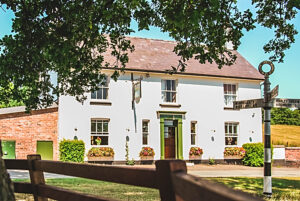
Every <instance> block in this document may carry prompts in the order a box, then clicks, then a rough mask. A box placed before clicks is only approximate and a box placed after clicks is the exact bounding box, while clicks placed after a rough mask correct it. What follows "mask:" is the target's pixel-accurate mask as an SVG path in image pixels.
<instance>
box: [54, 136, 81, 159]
mask: <svg viewBox="0 0 300 201" xmlns="http://www.w3.org/2000/svg"><path fill="white" fill-rule="evenodd" d="M84 151H85V145H84V142H83V141H82V140H66V139H63V140H62V141H61V142H60V143H59V158H60V160H61V161H71V162H80V163H82V162H83V160H84Z"/></svg>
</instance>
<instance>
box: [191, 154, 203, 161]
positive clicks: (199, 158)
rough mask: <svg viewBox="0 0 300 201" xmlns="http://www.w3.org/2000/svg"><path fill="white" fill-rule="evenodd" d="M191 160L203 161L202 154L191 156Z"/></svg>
mask: <svg viewBox="0 0 300 201" xmlns="http://www.w3.org/2000/svg"><path fill="white" fill-rule="evenodd" d="M189 159H190V160H201V159H202V154H201V155H190V156H189Z"/></svg>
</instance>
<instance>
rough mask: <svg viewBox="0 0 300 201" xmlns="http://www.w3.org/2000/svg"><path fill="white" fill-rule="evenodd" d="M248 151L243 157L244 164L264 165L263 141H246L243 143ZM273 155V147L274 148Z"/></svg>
mask: <svg viewBox="0 0 300 201" xmlns="http://www.w3.org/2000/svg"><path fill="white" fill-rule="evenodd" d="M243 148H244V149H245V151H246V154H245V157H244V158H243V163H244V165H247V166H254V167H262V166H263V165H264V144H263V143H246V144H243ZM272 155H273V148H272Z"/></svg>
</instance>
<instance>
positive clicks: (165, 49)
mask: <svg viewBox="0 0 300 201" xmlns="http://www.w3.org/2000/svg"><path fill="white" fill-rule="evenodd" d="M128 39H130V40H131V42H132V44H134V46H135V51H134V52H132V53H128V56H129V62H128V64H126V69H128V70H137V71H149V72H166V70H171V66H177V64H178V60H179V57H178V56H177V55H176V54H175V53H174V52H173V48H174V46H175V45H176V43H175V42H174V41H164V40H156V39H146V38H136V37H128ZM233 53H234V54H236V55H237V59H236V62H235V64H233V65H231V66H223V67H222V69H218V65H217V64H215V63H212V64H210V63H208V62H207V63H206V64H200V63H199V62H198V61H197V60H195V59H190V60H189V61H187V62H186V64H187V66H186V70H185V72H183V73H181V74H188V75H189V74H190V75H203V76H216V77H230V78H242V79H254V80H263V79H264V77H263V76H262V75H261V74H260V73H259V72H258V70H257V69H255V68H254V67H253V66H252V65H251V64H250V63H249V62H248V61H247V60H246V59H245V58H244V57H242V56H241V55H240V54H239V53H238V52H237V51H233ZM104 57H105V60H106V61H108V62H113V61H114V60H112V59H113V58H112V57H111V56H109V54H108V53H106V54H104Z"/></svg>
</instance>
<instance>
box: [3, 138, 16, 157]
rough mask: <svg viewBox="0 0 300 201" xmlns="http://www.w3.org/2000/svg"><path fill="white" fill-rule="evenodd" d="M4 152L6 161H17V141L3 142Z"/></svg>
mask: <svg viewBox="0 0 300 201" xmlns="http://www.w3.org/2000/svg"><path fill="white" fill-rule="evenodd" d="M2 151H3V158H4V159H16V141H4V140H2Z"/></svg>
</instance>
